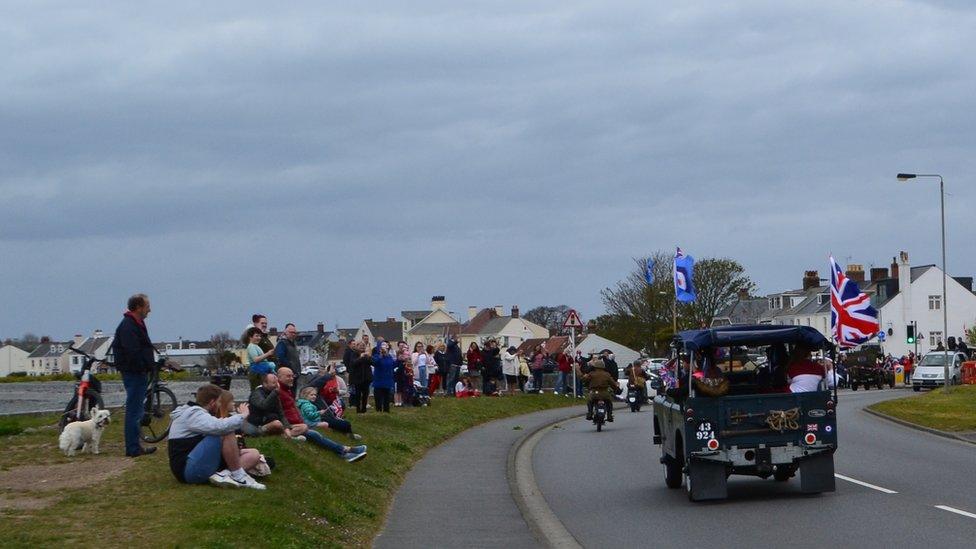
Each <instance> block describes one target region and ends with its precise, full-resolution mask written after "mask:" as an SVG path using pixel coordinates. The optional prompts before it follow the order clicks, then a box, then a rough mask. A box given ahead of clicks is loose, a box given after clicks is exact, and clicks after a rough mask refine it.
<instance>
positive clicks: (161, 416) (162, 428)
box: [139, 356, 181, 442]
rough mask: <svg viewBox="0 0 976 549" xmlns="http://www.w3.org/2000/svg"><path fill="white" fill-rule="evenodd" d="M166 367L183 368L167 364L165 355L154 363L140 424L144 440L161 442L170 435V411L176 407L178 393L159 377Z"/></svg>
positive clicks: (140, 431) (170, 368)
mask: <svg viewBox="0 0 976 549" xmlns="http://www.w3.org/2000/svg"><path fill="white" fill-rule="evenodd" d="M164 368H165V369H168V370H171V371H174V372H178V371H180V370H181V369H180V368H177V367H173V366H169V365H167V363H166V357H165V356H160V358H159V360H157V361H156V362H155V363H154V364H153V368H152V370H151V371H150V372H149V384H148V386H147V387H146V403H145V410H144V412H145V413H144V414H143V416H142V423H141V424H140V426H139V435H140V438H141V439H142V440H143V442H160V441H162V440H163V439H164V438H166V436H167V435H169V425H170V422H171V419H170V413H171V412H172V411H173V410H175V409H176V395H174V394H173V391H171V390H170V389H169V388H168V387H166V382H164V381H163V380H161V379H160V377H159V372H160V371H161V370H162V369H164Z"/></svg>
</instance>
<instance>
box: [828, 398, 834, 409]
mask: <svg viewBox="0 0 976 549" xmlns="http://www.w3.org/2000/svg"><path fill="white" fill-rule="evenodd" d="M827 407H828V408H833V407H834V401H833V400H828V401H827Z"/></svg>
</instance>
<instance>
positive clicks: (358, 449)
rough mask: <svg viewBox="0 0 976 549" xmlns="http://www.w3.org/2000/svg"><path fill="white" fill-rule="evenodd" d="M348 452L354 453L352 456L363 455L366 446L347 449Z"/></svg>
mask: <svg viewBox="0 0 976 549" xmlns="http://www.w3.org/2000/svg"><path fill="white" fill-rule="evenodd" d="M349 451H350V452H352V453H354V454H365V453H366V446H365V445H363V446H353V447H352V448H350V449H349Z"/></svg>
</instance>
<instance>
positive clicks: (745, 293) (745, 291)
mask: <svg viewBox="0 0 976 549" xmlns="http://www.w3.org/2000/svg"><path fill="white" fill-rule="evenodd" d="M747 299H749V288H739V301H745V300H747Z"/></svg>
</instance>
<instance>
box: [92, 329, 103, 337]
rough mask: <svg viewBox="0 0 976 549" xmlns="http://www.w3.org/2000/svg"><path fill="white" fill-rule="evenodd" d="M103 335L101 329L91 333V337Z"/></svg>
mask: <svg viewBox="0 0 976 549" xmlns="http://www.w3.org/2000/svg"><path fill="white" fill-rule="evenodd" d="M104 335H105V334H104V333H103V332H102V331H101V330H95V332H94V333H93V334H92V337H102V336H104Z"/></svg>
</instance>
